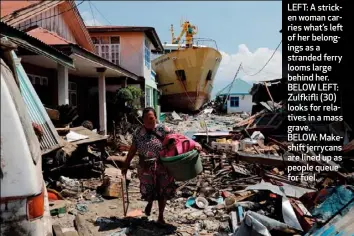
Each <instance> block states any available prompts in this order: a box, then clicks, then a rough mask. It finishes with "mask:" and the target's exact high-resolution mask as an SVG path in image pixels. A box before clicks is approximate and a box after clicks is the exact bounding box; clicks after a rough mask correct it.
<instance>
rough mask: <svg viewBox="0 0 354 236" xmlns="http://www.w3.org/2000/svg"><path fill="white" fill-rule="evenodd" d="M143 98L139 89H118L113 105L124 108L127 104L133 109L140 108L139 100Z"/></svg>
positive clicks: (129, 87) (132, 87) (131, 87)
mask: <svg viewBox="0 0 354 236" xmlns="http://www.w3.org/2000/svg"><path fill="white" fill-rule="evenodd" d="M142 96H144V94H143V91H142V90H141V89H140V88H136V87H134V86H128V87H127V88H120V89H119V90H117V93H116V100H115V104H117V105H119V106H125V105H124V104H126V103H127V104H129V105H131V106H133V107H135V108H138V107H140V106H139V105H140V98H141V97H142Z"/></svg>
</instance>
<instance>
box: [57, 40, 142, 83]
mask: <svg viewBox="0 0 354 236" xmlns="http://www.w3.org/2000/svg"><path fill="white" fill-rule="evenodd" d="M54 47H55V48H57V49H58V50H60V51H62V52H64V53H65V54H67V55H72V54H78V55H81V56H83V57H85V58H87V59H89V60H92V61H95V62H97V63H100V64H101V65H103V66H105V67H108V68H111V69H114V70H119V71H121V72H123V73H125V74H126V75H127V77H130V78H132V79H134V80H136V81H144V77H140V76H138V75H137V74H134V73H133V72H131V71H129V70H127V69H125V68H123V67H121V66H118V65H116V64H114V63H112V62H110V61H108V60H106V59H104V58H102V57H100V56H98V55H96V54H94V53H92V52H90V51H88V50H86V49H84V48H82V47H80V46H79V45H77V44H64V45H54Z"/></svg>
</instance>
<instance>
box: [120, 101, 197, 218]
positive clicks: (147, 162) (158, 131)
mask: <svg viewBox="0 0 354 236" xmlns="http://www.w3.org/2000/svg"><path fill="white" fill-rule="evenodd" d="M156 122H157V117H156V112H155V110H154V109H153V108H151V107H148V108H145V109H144V111H143V126H142V127H140V128H138V129H137V130H136V132H135V133H134V135H133V143H132V146H131V148H130V150H129V153H128V155H127V159H126V160H125V163H124V168H123V170H122V172H123V174H124V175H125V174H126V173H127V169H128V168H129V166H130V162H131V161H132V159H133V158H134V156H135V154H136V153H137V152H138V154H139V166H138V178H139V180H140V193H141V195H142V199H143V200H145V201H147V202H148V204H147V205H146V208H145V215H146V216H150V214H151V209H152V204H153V202H154V201H155V200H157V201H158V205H159V216H158V222H159V223H162V224H164V223H165V220H164V210H165V206H166V202H167V200H170V199H172V198H173V197H174V196H175V191H176V184H175V181H174V178H173V177H172V176H171V175H170V174H169V173H168V172H167V169H166V168H165V167H164V166H163V165H162V164H161V162H160V161H159V159H160V151H161V150H162V149H163V146H162V141H163V139H164V138H165V137H166V135H168V134H171V133H173V131H172V130H170V129H169V128H168V127H166V126H164V125H162V124H157V123H156ZM196 149H197V150H201V146H200V145H199V144H197V145H196Z"/></svg>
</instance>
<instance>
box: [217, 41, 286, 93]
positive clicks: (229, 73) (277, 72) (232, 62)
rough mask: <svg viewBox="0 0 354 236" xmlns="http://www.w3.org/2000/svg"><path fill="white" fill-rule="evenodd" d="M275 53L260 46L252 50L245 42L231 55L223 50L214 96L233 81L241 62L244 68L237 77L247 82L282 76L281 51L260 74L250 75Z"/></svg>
mask: <svg viewBox="0 0 354 236" xmlns="http://www.w3.org/2000/svg"><path fill="white" fill-rule="evenodd" d="M273 53H274V49H269V48H258V49H257V50H255V51H254V52H251V51H250V50H249V49H248V47H247V46H246V45H245V44H241V45H239V46H238V52H237V53H236V54H231V55H230V54H227V53H226V52H223V51H221V54H222V61H221V63H220V67H219V70H218V72H217V74H216V78H215V82H214V89H213V92H212V96H214V95H215V94H217V93H218V92H219V91H220V90H221V89H223V88H224V87H226V86H227V85H228V84H230V83H231V82H232V80H233V78H234V76H235V74H236V71H237V69H238V67H239V65H240V63H241V62H242V67H243V69H241V71H240V73H239V74H238V76H237V77H238V78H241V79H243V80H245V81H247V82H250V83H253V82H255V81H262V80H271V79H279V78H281V72H282V56H281V52H279V51H277V52H276V53H275V54H274V56H273V58H272V60H271V61H270V62H269V63H268V65H267V66H266V67H265V68H264V69H263V70H262V71H261V72H260V73H259V74H257V75H255V76H249V75H253V74H255V73H257V72H258V71H259V70H260V69H261V68H262V67H263V66H264V65H265V63H266V62H267V61H268V60H269V58H270V57H271V55H272V54H273ZM247 74H249V75H247Z"/></svg>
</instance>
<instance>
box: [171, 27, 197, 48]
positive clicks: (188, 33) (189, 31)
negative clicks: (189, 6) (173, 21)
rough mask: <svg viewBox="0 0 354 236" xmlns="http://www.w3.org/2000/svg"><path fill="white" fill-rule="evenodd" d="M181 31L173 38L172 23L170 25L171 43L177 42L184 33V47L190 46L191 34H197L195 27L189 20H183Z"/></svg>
mask: <svg viewBox="0 0 354 236" xmlns="http://www.w3.org/2000/svg"><path fill="white" fill-rule="evenodd" d="M181 27H182V31H181V33H180V34H179V36H178V37H177V39H176V38H175V34H174V30H173V25H171V33H172V43H173V44H179V43H180V41H181V38H182V37H183V35H184V34H185V38H186V47H187V48H189V47H192V45H193V36H194V35H195V34H197V27H196V26H194V25H192V24H191V23H189V21H185V22H184V23H183V24H182V25H181Z"/></svg>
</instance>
